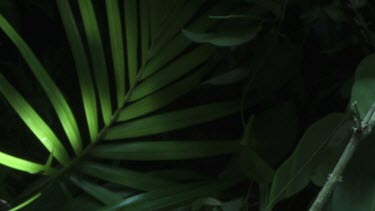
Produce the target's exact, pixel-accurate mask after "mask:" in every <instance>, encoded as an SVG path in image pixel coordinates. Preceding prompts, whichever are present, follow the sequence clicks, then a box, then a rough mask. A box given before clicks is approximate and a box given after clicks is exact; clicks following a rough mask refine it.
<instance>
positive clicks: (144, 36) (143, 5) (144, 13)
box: [139, 0, 150, 65]
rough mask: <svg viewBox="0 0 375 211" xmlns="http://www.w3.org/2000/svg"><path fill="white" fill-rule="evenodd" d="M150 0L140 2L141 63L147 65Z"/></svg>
mask: <svg viewBox="0 0 375 211" xmlns="http://www.w3.org/2000/svg"><path fill="white" fill-rule="evenodd" d="M149 5H150V3H149V0H140V1H139V8H140V11H139V12H140V15H139V16H140V20H139V21H140V28H141V29H140V31H141V57H142V58H141V63H142V65H143V64H145V63H146V60H147V54H148V50H149V47H150V9H149Z"/></svg>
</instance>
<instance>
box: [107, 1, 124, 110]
mask: <svg viewBox="0 0 375 211" xmlns="http://www.w3.org/2000/svg"><path fill="white" fill-rule="evenodd" d="M105 3H106V8H107V16H108V26H109V35H110V36H109V38H110V40H111V47H112V60H113V68H114V72H115V80H116V94H117V106H118V107H120V106H121V105H122V104H123V103H124V98H125V56H124V43H123V35H122V24H121V16H120V9H119V1H118V0H108V1H105Z"/></svg>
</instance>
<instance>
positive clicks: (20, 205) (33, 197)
mask: <svg viewBox="0 0 375 211" xmlns="http://www.w3.org/2000/svg"><path fill="white" fill-rule="evenodd" d="M41 196H42V193H37V194H35V195H34V196H32V197H30V198H29V199H27V200H26V201H24V202H23V203H21V204H19V205H17V206H16V207H13V208H12V209H10V210H9V211H17V210H21V209H22V208H24V207H26V206H27V205H29V204H31V203H33V202H34V201H35V200H37V199H38V198H39V197H41Z"/></svg>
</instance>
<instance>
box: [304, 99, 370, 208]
mask: <svg viewBox="0 0 375 211" xmlns="http://www.w3.org/2000/svg"><path fill="white" fill-rule="evenodd" d="M355 107H356V106H355ZM354 110H355V114H354V116H355V117H358V116H360V115H359V113H357V112H358V109H355V108H354ZM374 113H375V102H374V104H373V105H372V106H371V108H370V109H369V111H368V112H367V114H366V116H365V118H364V120H363V121H362V122H360V124H357V125H361V126H363V128H362V129H360V128H357V127H356V128H354V130H353V135H352V137H351V139H350V141H349V143H348V145H347V146H346V148H345V151H344V152H343V153H342V155H341V157H340V159H339V161H338V162H337V164H336V166H335V168H334V169H333V171H332V173H331V174H329V176H328V180H327V182H326V183H325V184H324V186H323V188H322V190H321V191H320V192H319V194H318V196H317V198H316V199H315V201H314V203H313V205H312V206H311V208H310V211H320V210H322V209H323V207H324V205H325V203H326V202H327V200H328V199H329V197H330V196H331V194H332V192H333V189H334V187H335V185H336V184H337V183H338V182H341V181H342V173H343V172H344V170H345V168H346V166H347V165H348V163H349V161H350V160H351V158H352V157H353V154H354V152H355V151H356V149H357V147H358V145H359V143H360V142H361V141H362V140H364V139H365V138H366V137H367V136H368V135H369V134H370V133H371V128H372V127H373V126H374V121H372V119H373V118H374V117H375V115H374ZM356 121H361V120H358V119H357V120H356Z"/></svg>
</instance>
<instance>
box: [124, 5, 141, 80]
mask: <svg viewBox="0 0 375 211" xmlns="http://www.w3.org/2000/svg"><path fill="white" fill-rule="evenodd" d="M124 7H125V8H124V9H125V29H126V44H127V50H128V52H127V53H128V78H129V83H130V87H133V86H134V84H135V82H136V78H137V71H138V5H137V0H127V1H124Z"/></svg>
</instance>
